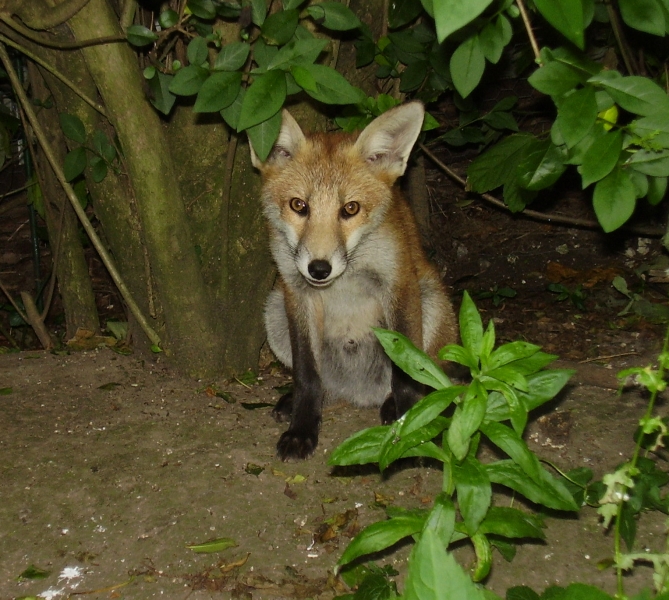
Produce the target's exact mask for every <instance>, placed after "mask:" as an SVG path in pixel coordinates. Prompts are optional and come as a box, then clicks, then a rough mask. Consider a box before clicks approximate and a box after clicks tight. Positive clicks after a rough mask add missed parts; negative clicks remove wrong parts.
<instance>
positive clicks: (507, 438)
mask: <svg viewBox="0 0 669 600" xmlns="http://www.w3.org/2000/svg"><path fill="white" fill-rule="evenodd" d="M481 432H482V433H483V435H485V436H486V437H487V438H488V439H489V440H490V441H491V442H492V443H493V444H495V446H497V447H498V448H499V449H500V450H502V451H503V452H505V453H506V454H507V455H508V456H510V457H511V459H512V460H513V461H514V462H515V463H516V464H517V465H518V466H520V468H521V469H522V470H523V471H524V472H525V473H526V474H527V475H528V476H529V477H530V478H531V479H533V480H534V481H535V482H536V483H540V481H541V471H542V467H541V465H540V464H539V459H538V458H537V457H536V455H535V454H534V452H532V451H531V450H530V449H529V448H528V447H527V444H526V443H525V442H524V440H523V439H522V438H521V437H520V436H519V435H518V434H517V433H516V432H515V431H514V430H513V429H511V428H510V427H507V426H506V425H502V424H501V423H484V424H483V425H481Z"/></svg>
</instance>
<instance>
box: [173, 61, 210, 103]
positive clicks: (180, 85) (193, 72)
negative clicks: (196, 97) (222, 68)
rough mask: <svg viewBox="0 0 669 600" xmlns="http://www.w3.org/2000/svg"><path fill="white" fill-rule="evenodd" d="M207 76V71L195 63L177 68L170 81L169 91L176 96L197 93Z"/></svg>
mask: <svg viewBox="0 0 669 600" xmlns="http://www.w3.org/2000/svg"><path fill="white" fill-rule="evenodd" d="M207 77H209V71H208V70H207V69H203V68H202V67H199V66H197V65H188V66H187V67H183V68H182V69H179V70H178V71H177V73H176V75H175V76H174V78H173V79H172V81H171V82H170V86H169V91H170V92H172V93H173V94H176V95H177V96H192V95H193V94H197V93H198V92H199V91H200V88H201V87H202V84H203V83H204V82H205V81H206V80H207Z"/></svg>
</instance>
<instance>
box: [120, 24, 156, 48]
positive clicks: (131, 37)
mask: <svg viewBox="0 0 669 600" xmlns="http://www.w3.org/2000/svg"><path fill="white" fill-rule="evenodd" d="M125 35H126V36H127V38H128V41H129V42H130V43H131V44H132V45H133V46H137V47H139V48H141V47H142V46H147V45H149V44H152V43H153V42H155V41H156V40H157V39H158V36H157V35H156V34H155V33H154V32H153V31H151V30H150V29H147V28H146V27H144V26H143V25H130V27H128V29H126V30H125Z"/></svg>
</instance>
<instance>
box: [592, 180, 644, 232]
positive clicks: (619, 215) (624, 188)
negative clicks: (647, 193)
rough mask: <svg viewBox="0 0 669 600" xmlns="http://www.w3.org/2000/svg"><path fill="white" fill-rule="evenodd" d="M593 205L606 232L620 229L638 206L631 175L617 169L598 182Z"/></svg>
mask: <svg viewBox="0 0 669 600" xmlns="http://www.w3.org/2000/svg"><path fill="white" fill-rule="evenodd" d="M592 204H593V207H594V209H595V214H596V215H597V219H598V220H599V223H600V225H601V226H602V229H603V230H604V231H605V232H607V233H609V232H611V231H614V230H615V229H618V227H620V226H621V225H623V224H624V223H625V222H626V221H627V220H628V219H629V218H630V217H631V216H632V213H633V212H634V208H635V206H636V190H635V189H634V184H633V183H632V180H631V179H630V177H629V175H628V174H627V173H625V171H623V170H622V169H621V168H620V167H616V168H615V169H614V170H613V171H612V172H611V173H610V174H609V175H607V176H606V177H605V178H604V179H602V180H600V181H598V182H597V184H596V185H595V192H594V194H593V197H592Z"/></svg>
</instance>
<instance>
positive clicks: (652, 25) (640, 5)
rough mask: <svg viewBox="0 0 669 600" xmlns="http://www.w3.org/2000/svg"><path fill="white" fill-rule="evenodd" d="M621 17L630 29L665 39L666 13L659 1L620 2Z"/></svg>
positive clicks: (628, 0)
mask: <svg viewBox="0 0 669 600" xmlns="http://www.w3.org/2000/svg"><path fill="white" fill-rule="evenodd" d="M618 7H619V8H620V16H621V17H622V19H623V21H625V23H626V24H627V25H629V26H630V27H632V28H634V29H637V30H638V31H645V32H646V33H650V34H652V35H659V36H660V37H663V36H664V34H665V22H664V11H663V10H662V6H661V4H660V3H659V2H658V1H657V0H618Z"/></svg>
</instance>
